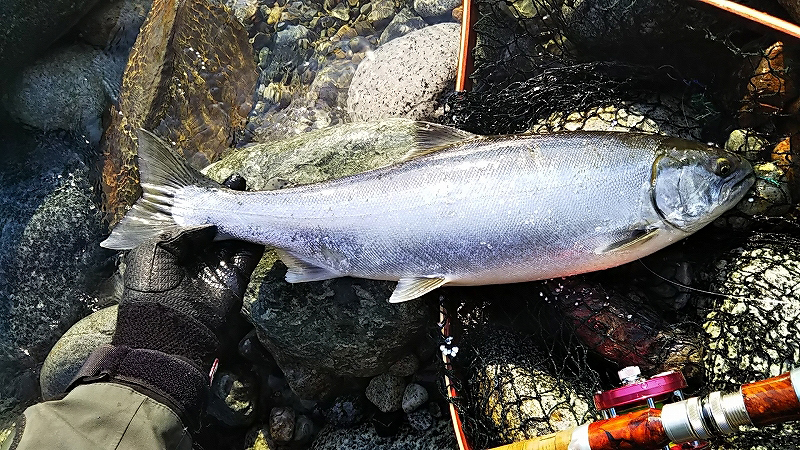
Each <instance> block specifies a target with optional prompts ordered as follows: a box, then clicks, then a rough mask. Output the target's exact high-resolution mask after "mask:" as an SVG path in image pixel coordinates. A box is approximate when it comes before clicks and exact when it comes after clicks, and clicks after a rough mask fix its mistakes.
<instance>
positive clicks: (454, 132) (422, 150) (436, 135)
mask: <svg viewBox="0 0 800 450" xmlns="http://www.w3.org/2000/svg"><path fill="white" fill-rule="evenodd" d="M414 125H415V128H416V130H415V133H416V136H415V138H416V146H415V147H414V148H413V149H411V151H409V152H408V153H406V154H405V156H403V159H402V161H408V160H410V159H414V158H418V157H420V156H423V155H428V154H430V153H434V152H438V151H439V150H442V149H445V148H447V147H449V146H451V145H453V144H456V143H459V142H463V141H466V140H468V139H472V138H475V137H478V135H477V134H472V133H470V132H468V131H464V130H459V129H458V128H453V127H448V126H445V125H439V124H438V123H430V122H416V123H415V124H414Z"/></svg>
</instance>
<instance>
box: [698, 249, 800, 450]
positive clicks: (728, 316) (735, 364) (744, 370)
mask: <svg viewBox="0 0 800 450" xmlns="http://www.w3.org/2000/svg"><path fill="white" fill-rule="evenodd" d="M714 271H715V274H714V278H713V280H712V281H713V284H712V290H713V291H716V292H719V293H721V294H724V296H723V297H708V298H706V302H707V303H706V304H705V307H704V308H703V309H702V311H706V313H707V314H706V319H705V322H704V323H703V328H704V329H705V332H706V334H707V336H708V343H709V349H708V351H707V352H706V354H707V357H706V359H705V363H706V377H707V378H706V386H705V387H704V389H705V392H709V391H714V390H721V391H723V392H733V391H735V390H737V389H738V388H739V386H740V385H741V384H743V383H750V382H752V381H754V380H761V379H765V378H769V377H773V376H777V375H780V374H782V373H785V372H788V371H789V370H791V369H792V368H794V367H797V366H798V364H800V339H799V338H798V334H797V329H798V325H799V324H800V301H798V299H799V298H800V286H799V285H798V284H797V280H798V277H800V241H798V240H796V239H794V238H791V237H789V236H786V235H779V234H755V235H752V236H750V237H749V238H748V239H747V243H746V244H745V245H744V247H743V248H736V249H733V250H732V251H730V252H728V253H727V254H724V255H722V256H721V257H719V258H718V259H717V261H716V262H715V264H714ZM797 432H798V428H797V425H796V423H789V424H785V425H779V426H777V427H775V426H770V427H767V428H764V429H761V430H757V431H753V432H748V433H746V434H745V433H743V434H741V435H739V436H737V437H734V438H732V439H730V442H727V443H725V444H724V445H721V446H720V448H724V449H728V450H737V449H743V448H748V449H751V448H752V449H780V448H792V447H794V446H796V442H797Z"/></svg>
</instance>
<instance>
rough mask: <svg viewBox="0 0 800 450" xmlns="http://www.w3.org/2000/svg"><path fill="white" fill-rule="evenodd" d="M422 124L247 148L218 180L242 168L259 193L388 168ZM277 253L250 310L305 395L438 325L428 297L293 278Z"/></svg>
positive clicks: (322, 393)
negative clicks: (395, 300) (398, 297)
mask: <svg viewBox="0 0 800 450" xmlns="http://www.w3.org/2000/svg"><path fill="white" fill-rule="evenodd" d="M414 130H415V126H414V122H413V121H411V120H407V119H387V120H384V121H380V122H371V123H358V124H344V125H339V126H335V127H331V128H325V129H322V130H316V131H312V132H309V133H305V134H302V135H299V136H296V137H293V138H290V139H286V140H283V141H279V142H275V143H268V144H257V145H253V146H250V147H245V148H243V149H241V150H239V151H237V152H236V153H234V154H232V155H230V156H228V157H227V158H225V159H223V160H222V161H220V162H219V163H217V164H214V165H212V166H210V167H209V168H208V169H207V173H208V175H209V176H211V178H214V179H216V180H223V179H225V178H226V177H228V176H229V175H231V174H232V173H239V174H241V175H242V176H244V177H245V179H246V180H247V185H248V189H250V190H269V189H276V188H281V187H285V186H293V185H300V184H309V183H316V182H320V181H325V180H328V179H333V178H339V177H343V176H347V175H351V174H355V173H360V172H364V171H367V170H370V169H374V168H378V167H382V166H386V165H388V164H391V163H393V162H396V161H398V160H400V159H401V158H402V157H403V155H405V154H406V153H407V152H408V151H409V150H411V148H412V147H413V146H414V142H415V133H414ZM275 260H276V257H275V254H274V253H273V252H268V253H267V255H266V256H265V258H264V259H263V260H262V262H261V264H260V265H259V267H258V268H257V269H256V273H254V275H253V280H252V281H251V283H250V285H249V287H248V292H247V294H246V295H245V299H244V314H245V316H246V317H247V318H248V320H250V322H252V323H253V325H254V326H255V328H256V330H257V332H258V337H259V339H260V340H261V342H262V343H263V344H264V345H265V347H266V348H267V349H269V351H270V352H271V353H272V354H273V356H274V357H275V360H276V361H277V363H278V365H279V366H280V367H281V369H282V370H283V371H284V372H285V373H286V374H287V381H288V382H289V384H290V386H291V388H292V390H294V392H295V393H297V394H298V396H300V397H301V398H308V399H319V398H326V397H328V396H329V395H331V394H332V393H334V391H335V389H336V386H337V385H338V384H339V383H340V382H342V381H343V378H348V377H368V376H374V375H377V374H379V373H382V372H385V371H386V370H388V368H389V367H390V366H391V365H392V364H393V363H394V362H396V361H397V360H398V359H400V358H401V357H403V356H405V355H406V354H407V353H408V351H407V349H408V348H409V346H410V345H411V343H412V342H413V341H414V340H415V339H416V338H417V337H419V336H420V334H421V333H422V332H423V331H424V329H425V327H426V326H427V325H428V324H429V323H433V321H434V315H433V311H432V308H430V307H429V305H428V303H427V302H425V301H424V300H415V301H411V302H406V303H401V304H389V303H388V300H387V299H388V297H389V295H390V294H391V292H392V289H393V288H394V283H392V282H386V281H374V280H362V279H353V278H347V277H345V278H337V279H334V280H326V281H321V282H314V283H300V284H295V285H292V284H289V283H287V282H285V281H284V280H283V276H284V275H285V271H286V268H285V267H284V266H283V264H277V265H274V267H273V264H274V262H275Z"/></svg>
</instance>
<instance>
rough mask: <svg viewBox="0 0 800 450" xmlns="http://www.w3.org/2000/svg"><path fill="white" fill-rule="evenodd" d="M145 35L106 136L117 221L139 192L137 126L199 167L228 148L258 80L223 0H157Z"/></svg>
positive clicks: (106, 187) (109, 196) (109, 202)
mask: <svg viewBox="0 0 800 450" xmlns="http://www.w3.org/2000/svg"><path fill="white" fill-rule="evenodd" d="M141 36H142V39H139V40H137V41H136V44H135V45H134V48H133V50H132V51H131V56H130V61H129V64H128V66H127V68H126V70H125V74H124V76H123V81H122V89H121V92H120V98H119V105H118V106H116V107H114V108H112V112H111V125H110V127H109V130H108V132H107V134H106V139H105V165H104V168H103V192H104V193H105V196H106V198H105V209H106V210H107V212H109V213H110V215H111V216H112V219H114V220H118V219H119V218H121V217H122V215H123V214H124V212H125V210H126V208H127V207H128V206H130V205H131V204H132V203H133V202H134V201H135V200H136V199H137V198H138V196H139V193H140V188H139V186H138V183H137V182H138V170H137V168H136V167H135V163H134V156H135V155H136V139H135V132H136V129H138V128H146V129H148V130H152V131H153V132H154V133H156V134H157V135H159V136H161V137H162V138H164V139H165V140H166V141H168V142H172V143H173V144H174V145H175V146H176V147H177V148H179V149H181V150H182V151H183V152H184V155H185V156H186V158H187V160H188V161H189V163H190V164H191V165H193V166H194V167H196V168H202V167H204V166H206V165H207V164H208V163H209V162H210V161H214V160H216V159H219V157H220V156H221V155H224V154H227V153H229V152H230V151H231V148H232V146H233V144H235V140H236V136H237V134H238V133H239V132H240V131H241V130H242V129H243V127H244V121H245V118H246V117H247V113H248V112H249V111H250V109H251V104H250V99H251V97H252V91H253V88H254V86H255V82H256V71H255V63H254V61H253V58H252V54H251V52H252V49H251V46H250V43H249V42H248V40H247V32H246V31H245V30H244V28H243V27H242V25H241V24H240V23H239V22H238V21H237V20H236V19H235V18H233V16H232V15H231V13H230V11H229V10H227V9H226V8H225V7H223V6H221V5H218V4H214V3H211V2H209V1H206V0H180V1H177V2H170V1H167V0H157V1H156V2H155V3H154V4H153V8H152V10H151V12H150V14H149V15H148V17H147V20H146V21H145V23H144V25H143V26H142V33H141ZM212 36H213V39H211V38H210V37H212Z"/></svg>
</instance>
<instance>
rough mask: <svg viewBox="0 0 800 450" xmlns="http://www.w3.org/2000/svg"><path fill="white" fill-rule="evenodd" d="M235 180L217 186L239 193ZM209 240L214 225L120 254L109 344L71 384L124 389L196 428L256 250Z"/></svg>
mask: <svg viewBox="0 0 800 450" xmlns="http://www.w3.org/2000/svg"><path fill="white" fill-rule="evenodd" d="M242 181H243V180H241V179H238V180H237V179H228V180H227V181H226V183H225V184H226V185H228V186H229V187H231V188H235V187H239V188H240V189H243V188H244V186H243V182H242ZM236 184H239V185H240V186H236ZM215 235H216V230H215V228H214V227H206V228H195V229H189V230H183V231H181V232H179V233H177V234H176V235H170V234H164V235H162V236H161V237H159V238H158V239H155V240H150V241H148V242H146V243H144V244H142V245H141V246H139V247H137V248H135V249H134V250H132V251H131V252H130V253H129V254H128V256H127V258H126V269H125V274H124V290H123V294H122V298H121V299H120V304H119V312H118V315H117V326H116V330H115V332H114V336H113V338H112V341H111V345H106V346H103V347H100V348H98V349H97V350H95V351H94V352H93V353H92V355H90V357H89V359H88V360H87V362H86V363H85V364H84V366H83V367H82V368H81V371H80V372H79V373H78V375H77V376H76V378H75V380H74V381H73V383H72V386H75V385H76V384H80V383H86V382H92V381H112V382H116V383H120V384H125V385H128V386H130V387H132V388H134V389H136V390H137V391H139V392H142V393H144V394H146V395H148V396H150V397H152V398H154V399H156V400H158V401H159V402H161V403H164V404H166V405H167V406H169V407H171V408H172V409H173V410H175V411H176V412H177V413H178V414H179V415H180V417H181V420H183V422H184V424H185V425H187V426H189V427H191V428H193V429H197V427H198V426H199V418H200V413H201V411H202V410H203V406H204V403H205V400H206V397H207V390H208V385H209V368H210V367H211V364H212V362H213V360H214V358H215V356H216V354H217V351H218V349H219V347H220V344H221V342H220V337H222V336H224V335H225V333H224V332H222V331H223V328H224V326H225V324H226V322H227V319H228V318H229V317H230V316H231V315H232V314H238V312H239V310H240V309H241V306H242V297H243V295H244V291H245V289H246V287H247V283H248V282H249V280H250V275H251V274H252V272H253V269H255V266H256V264H258V261H259V259H260V258H261V255H262V254H263V251H264V248H263V246H260V245H256V244H251V243H246V242H241V241H221V242H216V243H215V242H213V239H214V236H215Z"/></svg>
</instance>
